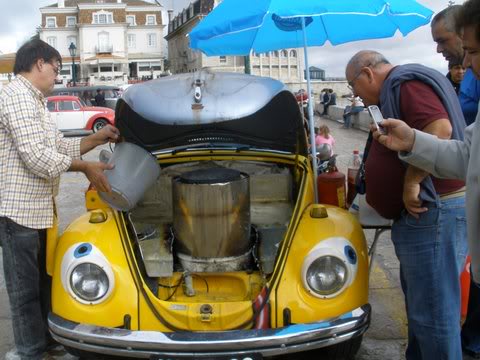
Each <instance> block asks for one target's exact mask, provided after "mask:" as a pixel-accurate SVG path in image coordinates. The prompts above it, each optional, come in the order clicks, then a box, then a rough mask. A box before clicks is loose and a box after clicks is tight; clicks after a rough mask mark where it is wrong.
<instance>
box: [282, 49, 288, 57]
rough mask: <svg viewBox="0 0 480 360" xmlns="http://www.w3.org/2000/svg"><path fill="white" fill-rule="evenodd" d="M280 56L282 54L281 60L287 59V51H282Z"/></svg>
mask: <svg viewBox="0 0 480 360" xmlns="http://www.w3.org/2000/svg"><path fill="white" fill-rule="evenodd" d="M281 54H282V57H283V58H286V57H288V51H287V50H282V52H281Z"/></svg>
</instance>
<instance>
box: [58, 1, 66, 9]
mask: <svg viewBox="0 0 480 360" xmlns="http://www.w3.org/2000/svg"><path fill="white" fill-rule="evenodd" d="M57 6H58V7H59V8H64V7H65V0H58V4H57Z"/></svg>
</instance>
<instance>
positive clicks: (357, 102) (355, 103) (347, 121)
mask: <svg viewBox="0 0 480 360" xmlns="http://www.w3.org/2000/svg"><path fill="white" fill-rule="evenodd" d="M349 100H350V101H351V102H352V105H348V106H346V107H345V111H344V112H343V126H342V128H343V129H348V128H351V127H352V115H354V114H358V113H360V112H362V111H363V109H365V105H364V104H363V101H362V99H360V98H359V97H358V96H357V97H351V98H350V99H349Z"/></svg>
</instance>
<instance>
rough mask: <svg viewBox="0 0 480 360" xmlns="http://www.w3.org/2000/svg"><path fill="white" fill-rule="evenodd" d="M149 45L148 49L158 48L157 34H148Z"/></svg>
mask: <svg viewBox="0 0 480 360" xmlns="http://www.w3.org/2000/svg"><path fill="white" fill-rule="evenodd" d="M147 44H148V47H157V34H148V35H147Z"/></svg>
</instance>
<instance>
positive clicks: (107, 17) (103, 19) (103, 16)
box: [93, 11, 113, 24]
mask: <svg viewBox="0 0 480 360" xmlns="http://www.w3.org/2000/svg"><path fill="white" fill-rule="evenodd" d="M93 23H94V24H113V15H112V13H109V12H105V11H101V12H98V13H94V14H93Z"/></svg>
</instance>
